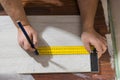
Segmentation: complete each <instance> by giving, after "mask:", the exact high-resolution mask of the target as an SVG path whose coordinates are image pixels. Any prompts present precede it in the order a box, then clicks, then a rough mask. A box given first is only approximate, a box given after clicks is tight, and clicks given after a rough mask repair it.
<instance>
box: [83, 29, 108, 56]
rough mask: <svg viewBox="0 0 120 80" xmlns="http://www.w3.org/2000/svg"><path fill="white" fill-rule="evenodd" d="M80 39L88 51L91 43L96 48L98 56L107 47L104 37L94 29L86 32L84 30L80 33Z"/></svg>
mask: <svg viewBox="0 0 120 80" xmlns="http://www.w3.org/2000/svg"><path fill="white" fill-rule="evenodd" d="M81 40H82V41H83V43H84V46H85V48H86V49H87V50H88V51H89V52H91V49H90V46H91V45H92V46H94V47H95V48H96V50H97V52H98V58H100V57H101V56H102V54H103V53H105V51H106V49H107V43H106V39H105V38H104V37H103V36H101V35H100V34H98V33H97V32H96V31H94V30H92V31H86V32H85V31H84V32H83V33H82V35H81Z"/></svg>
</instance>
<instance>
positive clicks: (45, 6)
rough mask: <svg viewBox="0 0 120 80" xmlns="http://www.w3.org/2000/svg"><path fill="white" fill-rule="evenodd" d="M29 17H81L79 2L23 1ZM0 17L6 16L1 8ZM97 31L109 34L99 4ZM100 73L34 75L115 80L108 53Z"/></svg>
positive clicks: (48, 79) (54, 79) (41, 79)
mask: <svg viewBox="0 0 120 80" xmlns="http://www.w3.org/2000/svg"><path fill="white" fill-rule="evenodd" d="M22 1H23V5H24V7H25V11H26V14H27V15H79V10H78V6H77V0H22ZM0 15H6V13H5V12H4V11H3V9H2V7H0ZM95 29H96V30H97V32H99V33H100V34H102V35H104V34H105V33H107V28H106V25H105V20H104V16H103V9H102V7H101V3H100V2H99V6H98V10H97V14H96V17H95ZM99 63H100V65H99V66H100V72H99V73H97V74H93V73H81V74H82V75H83V76H81V77H80V76H76V75H74V74H72V73H69V74H34V75H33V77H34V78H35V79H36V80H114V77H115V72H114V70H113V69H111V64H110V56H109V54H108V52H107V51H106V53H105V54H104V55H103V56H102V58H100V60H99ZM84 78H86V79H84Z"/></svg>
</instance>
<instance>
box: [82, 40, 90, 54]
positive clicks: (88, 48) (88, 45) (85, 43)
mask: <svg viewBox="0 0 120 80" xmlns="http://www.w3.org/2000/svg"><path fill="white" fill-rule="evenodd" d="M83 43H84V46H85V48H86V49H87V51H88V52H89V53H91V48H90V43H89V42H83Z"/></svg>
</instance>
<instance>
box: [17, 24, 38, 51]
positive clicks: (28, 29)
mask: <svg viewBox="0 0 120 80" xmlns="http://www.w3.org/2000/svg"><path fill="white" fill-rule="evenodd" d="M24 29H25V30H26V32H27V34H28V36H29V37H30V39H31V41H32V42H33V44H34V45H35V47H37V46H38V36H37V32H36V31H35V30H34V29H33V28H32V27H31V26H30V25H26V26H24ZM18 43H19V45H20V46H21V47H22V48H23V49H24V50H26V51H30V52H31V51H34V50H35V49H33V48H32V47H31V46H30V43H29V42H28V40H27V39H26V37H25V35H24V34H23V32H22V30H21V29H20V28H18Z"/></svg>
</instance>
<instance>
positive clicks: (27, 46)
mask: <svg viewBox="0 0 120 80" xmlns="http://www.w3.org/2000/svg"><path fill="white" fill-rule="evenodd" d="M23 48H24V49H25V50H26V51H35V49H33V48H32V47H31V45H30V43H29V42H28V41H27V40H24V45H23Z"/></svg>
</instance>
